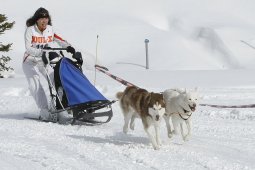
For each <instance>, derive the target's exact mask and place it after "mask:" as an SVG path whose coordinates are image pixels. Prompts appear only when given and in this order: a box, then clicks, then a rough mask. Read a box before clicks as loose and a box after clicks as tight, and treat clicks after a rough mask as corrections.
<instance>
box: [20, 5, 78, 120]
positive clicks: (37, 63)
mask: <svg viewBox="0 0 255 170" xmlns="http://www.w3.org/2000/svg"><path fill="white" fill-rule="evenodd" d="M26 26H27V29H26V32H25V47H26V52H25V55H24V59H23V65H22V67H23V71H24V73H25V76H26V78H27V81H28V84H29V89H30V92H31V94H32V96H33V97H34V99H35V102H36V104H37V106H38V108H39V109H40V116H39V118H41V119H43V120H48V119H49V118H50V114H49V113H50V112H49V110H50V100H48V99H49V98H50V94H49V89H48V86H47V83H45V82H46V79H45V78H46V74H45V73H46V72H45V66H44V63H43V61H42V56H43V57H45V52H43V50H42V49H43V48H45V47H46V46H47V48H50V47H51V45H52V44H53V43H54V42H56V43H57V44H58V45H59V46H61V47H63V48H67V52H70V53H72V54H74V53H75V49H74V48H73V47H72V46H71V45H70V44H69V43H67V42H66V41H65V40H63V39H62V38H61V37H60V36H58V35H57V34H56V33H55V32H54V30H53V27H52V23H51V17H50V15H49V12H48V11H47V10H46V9H45V8H39V9H38V10H36V12H35V13H34V15H33V16H32V17H31V18H29V19H28V20H27V21H26ZM42 77H44V78H42ZM43 82H44V83H43ZM43 84H44V86H45V88H43V87H44V86H43ZM45 92H46V93H45Z"/></svg>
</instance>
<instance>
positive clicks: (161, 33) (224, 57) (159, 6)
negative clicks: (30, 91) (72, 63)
mask: <svg viewBox="0 0 255 170" xmlns="http://www.w3.org/2000/svg"><path fill="white" fill-rule="evenodd" d="M1 2H2V3H1V4H2V5H1V11H2V12H3V13H5V14H6V15H7V16H8V17H9V20H10V21H13V20H14V21H16V24H15V27H14V28H13V29H12V30H10V31H9V32H6V34H4V35H3V36H1V38H3V40H5V41H7V42H13V43H14V44H13V49H15V50H13V51H12V52H10V56H12V58H13V60H14V61H13V63H12V64H13V65H14V67H15V68H16V70H17V72H20V70H21V68H20V63H21V62H22V56H23V53H24V40H23V36H24V31H25V21H26V19H27V18H29V17H30V16H31V15H32V14H33V13H34V11H35V10H36V9H37V8H38V7H40V6H43V7H45V8H47V9H48V10H49V11H50V13H51V15H52V20H53V25H54V26H55V29H56V30H57V32H59V34H60V35H62V36H63V37H64V38H65V39H66V40H68V41H69V42H70V43H71V44H73V46H74V47H76V48H77V49H79V50H80V51H82V52H83V53H84V55H85V52H87V53H89V54H91V55H93V56H94V57H95V54H96V41H97V39H96V37H97V35H99V43H98V60H99V62H100V63H103V64H104V65H107V66H114V67H117V66H119V65H116V63H118V62H127V63H135V64H140V65H145V47H144V40H145V39H149V40H150V43H149V56H150V67H151V68H153V69H167V70H176V69H177V70H201V69H203V70H208V69H213V70H215V69H238V68H250V69H251V68H254V63H255V58H254V55H255V51H254V49H251V48H250V47H249V46H247V45H245V44H243V43H242V42H240V40H245V41H247V42H249V43H251V44H254V35H255V31H254V30H255V29H254V28H255V25H254V22H253V18H254V17H255V16H254V15H255V14H254V12H253V8H252V7H253V6H254V2H253V1H242V0H234V1H233V0H224V1H220V0H216V1H204V0H181V1H172V0H170V1H169V0H160V1H153V0H149V1H148V0H139V1H135V0H131V1H117V2H116V1H114V0H109V1H107V2H106V1H103V0H95V1H80V0H73V1H72V2H70V1H66V0H64V1H60V0H56V1H54V2H52V1H48V0H46V1H45V0H44V1H42V0H40V1H37V2H36V3H34V2H32V1H29V0H28V1H24V2H23V1H22V2H21V1H17V0H16V1H14V2H13V1H8V0H1ZM13 3H15V4H16V5H17V6H24V7H28V8H15V10H13V6H12V5H13ZM60 5H61V7H60ZM66 7H68V10H67V9H66ZM5 41H4V42H5ZM87 58H88V59H89V60H91V56H90V55H89V56H87ZM94 60H95V58H94ZM163 61H164V62H163ZM190 61H192V62H190ZM121 66H122V65H121Z"/></svg>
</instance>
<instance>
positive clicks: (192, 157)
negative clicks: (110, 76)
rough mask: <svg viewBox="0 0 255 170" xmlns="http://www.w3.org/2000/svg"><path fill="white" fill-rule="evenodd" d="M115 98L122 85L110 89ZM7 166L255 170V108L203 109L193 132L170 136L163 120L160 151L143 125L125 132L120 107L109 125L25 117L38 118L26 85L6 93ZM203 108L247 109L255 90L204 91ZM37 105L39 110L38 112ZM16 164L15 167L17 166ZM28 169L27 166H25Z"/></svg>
mask: <svg viewBox="0 0 255 170" xmlns="http://www.w3.org/2000/svg"><path fill="white" fill-rule="evenodd" d="M108 89H111V91H109V90H108V91H107V92H106V93H107V94H109V95H110V96H114V95H115V93H116V91H117V90H115V89H118V87H112V88H108ZM0 91H1V95H0V97H1V98H0V106H1V107H0V136H1V140H0V146H1V147H0V158H1V159H0V164H1V165H3V168H1V169H23V168H25V169H28V168H30V169H109V170H110V169H254V168H255V165H254V162H255V158H254V150H255V145H254V141H255V136H254V134H255V130H254V129H255V128H254V126H255V125H254V121H255V118H254V117H255V114H254V111H255V110H254V109H217V108H210V107H199V108H198V110H197V112H196V113H195V114H193V128H192V130H193V134H192V136H191V139H190V140H189V141H187V142H183V141H182V140H181V138H180V136H174V137H173V138H172V139H168V138H167V135H166V128H165V123H164V122H163V123H162V130H161V137H162V140H163V145H162V147H161V148H160V150H153V148H152V146H151V144H150V142H149V139H148V137H147V136H146V134H145V132H144V130H143V127H142V124H141V120H139V119H137V120H136V127H135V130H134V131H129V133H128V134H124V133H122V126H123V116H122V113H121V111H120V108H119V105H118V102H117V103H115V104H114V105H113V112H114V117H113V118H112V120H111V121H110V122H109V123H107V124H104V125H99V126H79V125H75V126H71V125H60V124H54V123H45V122H39V121H34V120H28V119H24V118H23V117H24V116H27V115H30V116H31V115H33V116H36V107H35V106H34V102H33V100H32V97H31V96H29V94H28V92H27V91H26V90H24V89H21V88H16V87H9V88H2V87H1V88H0ZM200 94H201V97H202V99H201V103H209V104H222V103H224V104H229V105H232V104H233V103H235V104H245V102H246V103H249V104H250V102H253V101H255V97H254V96H255V95H254V94H255V89H253V88H247V89H246V88H240V89H236V88H211V89H201V91H200ZM31 108H32V109H31ZM12 162H18V163H15V164H14V165H13V166H12ZM17 164H20V166H17Z"/></svg>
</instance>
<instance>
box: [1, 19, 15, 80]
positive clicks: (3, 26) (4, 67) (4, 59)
mask: <svg viewBox="0 0 255 170" xmlns="http://www.w3.org/2000/svg"><path fill="white" fill-rule="evenodd" d="M14 23H15V22H11V23H10V22H7V17H6V16H5V15H4V14H0V35H2V34H4V32H5V31H6V30H10V29H11V28H12V27H13V25H14ZM11 46H12V43H9V44H7V45H3V44H2V42H0V52H8V51H10V50H11V49H10V48H11ZM10 60H11V58H10V57H8V56H3V55H2V57H1V58H0V78H2V77H3V76H2V72H3V71H9V70H13V68H11V67H8V66H7V64H8V62H9V61H10Z"/></svg>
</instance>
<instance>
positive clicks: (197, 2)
mask: <svg viewBox="0 0 255 170" xmlns="http://www.w3.org/2000/svg"><path fill="white" fill-rule="evenodd" d="M14 3H15V8H14V7H13V4H14ZM60 4H61V6H60ZM41 6H43V7H45V8H47V9H48V10H49V11H50V13H51V15H52V18H53V25H54V27H55V28H56V29H57V30H58V31H59V32H60V34H62V35H63V37H64V38H66V39H67V40H68V41H69V42H70V43H72V44H73V46H74V47H75V48H76V49H79V50H80V51H81V52H82V54H83V57H84V61H85V65H84V67H83V68H84V73H85V75H86V76H87V77H88V78H89V80H90V81H91V82H92V83H93V82H94V68H93V65H94V64H95V63H94V62H95V61H96V55H95V54H96V50H95V49H96V41H97V39H96V36H97V35H99V43H98V56H97V60H98V63H99V64H102V65H104V66H107V67H108V68H109V70H110V72H111V73H112V74H114V75H117V76H119V77H121V78H123V79H125V80H127V81H130V82H131V83H133V84H135V85H137V86H139V87H143V88H146V89H147V90H149V91H155V92H162V91H163V90H165V89H168V88H187V89H193V88H195V87H198V91H199V95H200V97H201V99H200V103H206V104H218V105H243V104H254V103H255V79H254V75H253V74H254V71H255V70H254V66H255V57H254V55H255V50H254V49H252V48H251V47H249V46H247V45H246V44H244V43H242V42H241V40H244V41H245V42H248V43H250V44H251V45H255V38H254V35H255V29H254V28H255V25H254V22H253V18H254V16H255V13H254V10H253V6H254V2H253V1H241V0H224V1H220V0H214V1H204V0H189V1H185V0H179V1H178V2H176V1H173V0H158V1H152V0H147V1H145V0H139V1H132V0H130V1H127V0H123V1H113V0H108V1H103V0H94V1H78V0H73V1H72V2H70V1H65V0H62V1H60V0H56V1H54V2H52V1H49V0H44V1H42V0H41V1H38V2H36V3H34V2H32V1H31V0H27V1H24V2H23V1H18V0H16V1H7V0H1V13H4V14H6V15H7V16H8V17H9V20H10V21H15V22H16V24H15V27H14V28H13V29H12V30H10V31H7V32H6V33H5V34H4V35H1V42H3V43H5V42H13V43H14V44H13V47H12V49H13V50H12V51H10V52H9V53H8V55H9V56H10V57H11V58H12V59H13V60H12V62H11V66H12V67H14V69H15V76H12V77H13V78H8V79H7V78H5V79H0V136H1V140H0V167H1V169H3V170H7V169H8V170H19V169H61V170H62V169H72V170H73V169H75V170H76V169H90V170H93V169H95V170H101V169H111V170H112V169H160V170H161V169H191V170H197V169H227V170H229V169H235V170H237V169H238V170H239V169H247V170H249V169H255V163H254V162H255V157H254V155H255V143H254V141H255V135H254V134H255V124H254V121H255V109H254V108H233V109H222V108H213V107H203V106H198V108H197V111H196V112H195V113H194V114H193V115H192V122H193V127H192V135H191V138H190V140H189V141H186V142H184V141H182V139H181V137H180V136H174V137H173V138H171V139H169V138H168V137H167V132H166V127H165V123H164V122H162V124H161V138H162V140H163V144H162V146H161V148H160V150H153V147H152V145H151V143H150V142H149V139H148V137H147V135H146V133H145V132H144V130H143V127H142V123H141V120H138V119H137V120H136V127H135V130H134V131H131V130H130V131H129V133H128V134H124V133H123V132H122V127H123V116H122V113H121V110H120V107H119V104H118V102H116V103H114V104H113V105H112V106H113V118H112V120H111V121H110V122H109V123H107V124H103V125H97V126H79V125H74V126H72V125H61V124H57V123H46V122H39V121H36V120H29V119H25V117H37V116H38V109H37V108H36V105H35V102H34V100H33V98H32V96H31V95H30V93H29V90H28V88H27V82H26V79H25V77H24V75H23V72H22V69H21V63H22V57H23V53H24V50H25V49H24V40H23V35H24V31H25V21H26V19H27V18H28V17H30V16H31V15H32V14H33V13H34V11H35V10H36V9H37V8H39V7H41ZM145 39H149V40H150V42H149V57H150V69H149V70H145V69H144V68H143V67H144V66H145V49H144V40H145ZM119 63H131V64H119ZM137 65H142V67H141V66H137ZM96 87H97V89H98V90H99V91H100V92H101V93H102V94H103V95H104V96H106V97H107V98H108V99H110V100H115V99H116V98H115V94H116V93H117V92H118V91H122V90H123V89H124V88H125V86H123V85H121V84H120V83H118V82H117V81H115V80H113V79H112V78H110V77H108V76H107V75H105V74H103V73H101V72H97V79H96Z"/></svg>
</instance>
